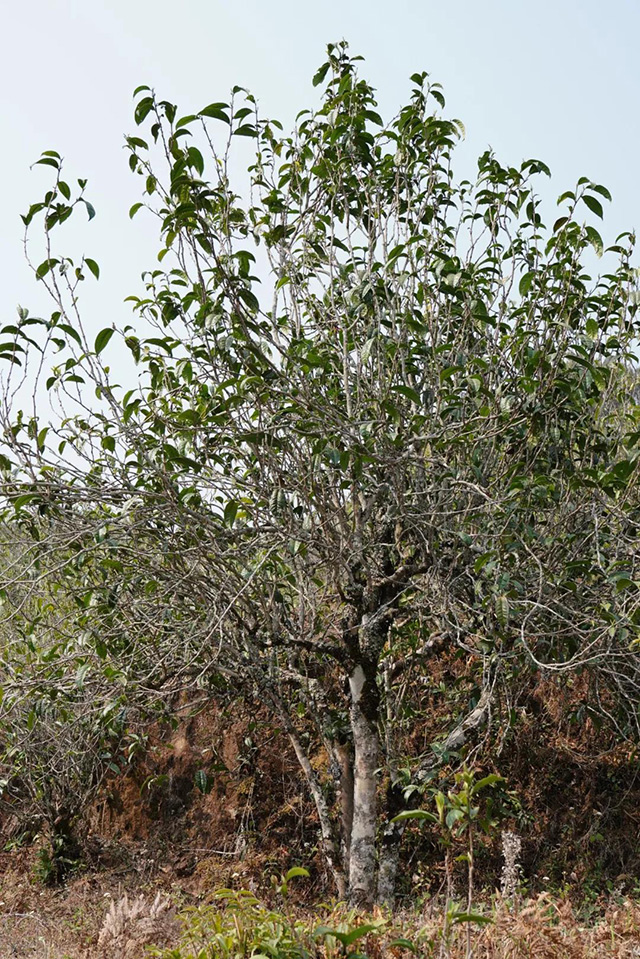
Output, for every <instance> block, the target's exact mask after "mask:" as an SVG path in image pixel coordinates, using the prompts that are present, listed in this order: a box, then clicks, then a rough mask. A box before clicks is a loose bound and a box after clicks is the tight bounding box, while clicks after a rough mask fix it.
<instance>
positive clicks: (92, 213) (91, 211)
mask: <svg viewBox="0 0 640 959" xmlns="http://www.w3.org/2000/svg"><path fill="white" fill-rule="evenodd" d="M82 202H83V203H84V205H85V206H86V208H87V213H88V214H89V219H90V220H93V218H94V216H95V215H96V211H95V209H94V207H93V204H91V203H89V201H88V200H83V201H82Z"/></svg>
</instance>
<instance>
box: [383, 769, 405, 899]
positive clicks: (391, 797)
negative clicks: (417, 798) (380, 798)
mask: <svg viewBox="0 0 640 959" xmlns="http://www.w3.org/2000/svg"><path fill="white" fill-rule="evenodd" d="M405 806H406V804H405V801H404V797H403V795H402V790H401V789H399V788H398V786H397V785H394V784H393V783H390V784H389V787H388V789H387V801H386V810H385V812H386V816H385V818H386V823H385V827H384V832H383V834H382V841H381V843H380V863H379V868H378V896H377V901H378V905H380V906H387V907H388V908H390V909H391V908H393V903H394V899H395V891H396V879H397V875H398V863H399V862H400V848H401V846H402V836H403V833H404V829H405V824H404V823H402V822H398V823H394V822H392V821H391V820H392V819H393V818H394V817H395V816H397V815H398V813H400V812H402V810H403V809H404V808H405Z"/></svg>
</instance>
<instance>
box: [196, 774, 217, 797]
mask: <svg viewBox="0 0 640 959" xmlns="http://www.w3.org/2000/svg"><path fill="white" fill-rule="evenodd" d="M193 782H194V785H195V787H196V789H198V790H199V791H200V792H201V793H202V794H203V796H207V795H208V794H209V793H210V792H211V790H212V789H213V780H212V779H211V777H210V776H208V775H207V774H206V772H205V771H204V769H198V770H197V772H196V774H195V776H194V777H193Z"/></svg>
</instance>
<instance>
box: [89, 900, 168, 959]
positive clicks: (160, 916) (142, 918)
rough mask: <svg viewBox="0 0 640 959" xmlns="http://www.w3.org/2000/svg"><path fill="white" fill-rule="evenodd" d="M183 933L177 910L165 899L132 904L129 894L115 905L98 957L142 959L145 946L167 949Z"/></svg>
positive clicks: (106, 922)
mask: <svg viewBox="0 0 640 959" xmlns="http://www.w3.org/2000/svg"><path fill="white" fill-rule="evenodd" d="M179 931H180V925H179V923H178V920H177V919H176V911H175V908H174V906H172V905H171V903H170V902H169V901H168V900H167V899H165V898H164V897H163V896H161V894H160V893H158V895H157V896H156V898H155V899H154V900H153V902H149V901H148V900H146V899H145V898H144V896H139V897H138V898H137V899H132V900H131V901H130V900H129V897H128V896H127V894H126V893H125V894H124V896H123V897H122V898H121V899H120V900H119V901H118V902H112V903H111V905H110V907H109V909H108V911H107V914H106V916H105V917H104V922H103V924H102V929H101V930H100V935H99V937H98V955H99V956H101V957H104V959H138V957H139V956H141V955H142V954H143V951H144V947H145V946H151V945H154V946H165V945H170V944H171V943H172V942H174V941H175V940H176V939H177V937H178V935H179Z"/></svg>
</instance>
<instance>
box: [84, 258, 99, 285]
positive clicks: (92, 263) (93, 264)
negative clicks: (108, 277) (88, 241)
mask: <svg viewBox="0 0 640 959" xmlns="http://www.w3.org/2000/svg"><path fill="white" fill-rule="evenodd" d="M84 262H85V263H86V264H87V266H88V267H89V269H90V270H91V272H92V273H93V275H94V276H95V278H96V280H97V279H99V278H100V267H99V266H98V264H97V263H96V261H95V260H92V259H91V257H89V256H85V258H84Z"/></svg>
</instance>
